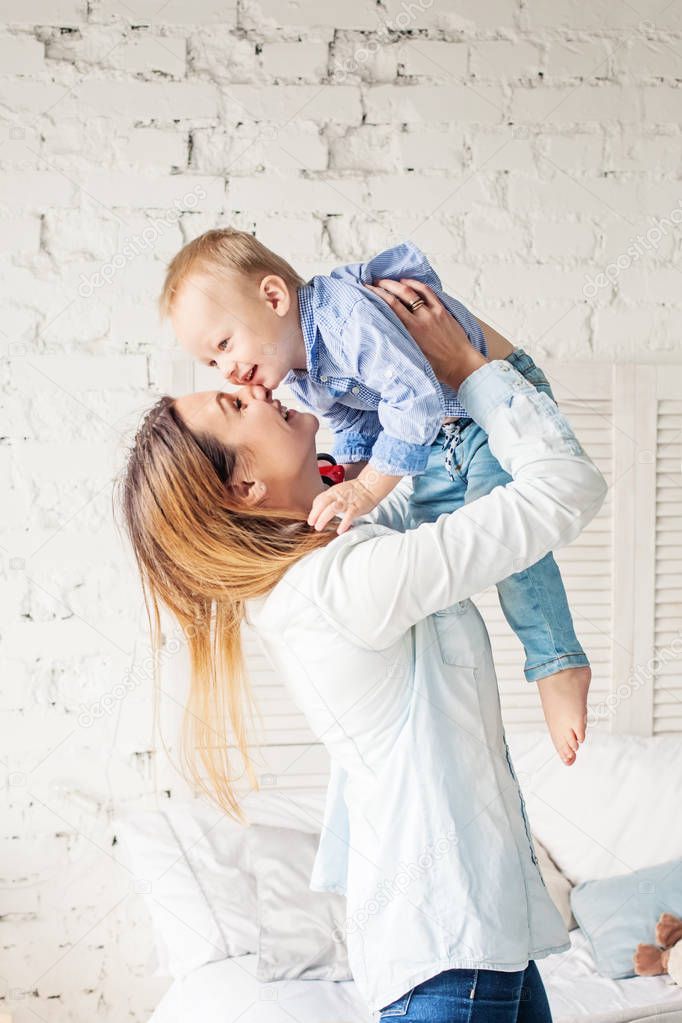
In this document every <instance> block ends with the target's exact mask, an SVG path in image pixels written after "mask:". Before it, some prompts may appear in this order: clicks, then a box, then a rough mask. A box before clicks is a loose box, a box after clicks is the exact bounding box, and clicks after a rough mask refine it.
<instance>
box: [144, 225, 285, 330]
mask: <svg viewBox="0 0 682 1023" xmlns="http://www.w3.org/2000/svg"><path fill="white" fill-rule="evenodd" d="M193 273H205V274H208V275H209V276H211V277H216V278H218V279H220V278H224V277H225V274H226V273H228V274H229V273H232V274H242V275H244V276H247V277H255V275H256V274H263V275H265V274H277V276H278V277H282V278H283V279H284V281H285V283H286V284H287V286H288V287H289V288H291V289H292V290H294V291H296V289H297V288H299V287H301V286H302V285H304V284H305V281H304V280H303V278H302V277H301V276H300V274H298V273H297V272H296V270H294V268H293V267H292V266H291V265H290V264H289V263H287V261H286V259H282V257H281V256H278V255H277V253H276V252H272V251H271V250H270V249H268V248H267V246H265V245H263V243H262V242H259V241H258V239H257V238H254V236H253V235H252V234H249V233H248V232H247V231H238V230H237V229H236V228H232V227H222V228H216V229H214V230H212V231H205V232H204V234H200V235H199V237H198V238H195V239H194V240H193V241H191V242H188V243H187V245H184V246H183V248H181V249H180V251H179V252H178V253H177V254H176V255H175V256H174V257H173V259H172V260H171V261H170V263H169V264H168V269H167V271H166V279H165V281H164V282H163V289H162V291H161V295H160V297H159V309H160V311H161V316H162V317H165V316H168V315H169V313H170V311H171V309H172V308H173V302H174V301H175V297H176V295H177V293H178V291H179V289H180V287H181V286H182V284H183V282H184V281H186V280H187V278H188V277H189V276H190V275H191V274H193Z"/></svg>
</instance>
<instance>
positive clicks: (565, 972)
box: [149, 928, 682, 1023]
mask: <svg viewBox="0 0 682 1023" xmlns="http://www.w3.org/2000/svg"><path fill="white" fill-rule="evenodd" d="M537 965H538V969H539V970H540V973H541V974H542V979H543V981H544V983H545V987H546V989H547V993H548V995H549V1001H550V1005H551V1009H552V1016H553V1023H586V1021H587V1020H589V1021H590V1023H640V1021H645V1020H646V1021H649V1020H652V1019H653V1018H654V1017H655V1018H656V1021H657V1023H682V988H680V987H678V986H677V985H675V984H673V983H672V982H671V981H670V980H669V978H668V977H631V978H628V979H627V980H608V979H607V978H605V977H600V976H599V974H598V973H597V972H596V970H595V968H594V962H593V960H592V957H591V955H590V952H589V949H588V948H587V946H586V943H585V940H584V938H583V937H582V932H581V931H580V929H579V928H576V929H575V930H573V931H571V948H570V949H567V950H566V952H562V953H561V954H560V955H554V956H548V957H547V958H546V959H539V960H538V962H537ZM188 1019H200V1020H201V1023H237V1021H239V1023H292V1019H293V1020H295V1021H296V1023H371V1021H372V1020H374V1023H376V1017H372V1016H371V1015H370V1014H369V1012H368V1011H367V1009H366V1008H365V1006H364V1004H363V1003H362V1001H361V999H360V998H359V996H358V994H357V992H356V989H355V985H354V984H353V982H352V981H342V982H337V983H333V982H331V981H322V980H286V981H276V982H274V983H271V984H261V983H260V982H259V981H257V980H256V956H255V955H247V956H239V957H238V958H233V959H224V960H222V961H221V962H217V963H209V964H208V965H206V966H202V967H201V968H200V969H198V970H194V971H193V972H192V973H190V974H188V976H186V977H185V978H184V980H181V981H175V982H174V983H173V984H172V986H171V987H170V988H169V990H168V991H167V992H166V994H165V995H164V997H163V999H162V1000H161V1002H160V1003H159V1005H158V1007H157V1009H156V1011H155V1012H154V1014H153V1016H152V1017H151V1019H150V1021H149V1023H187V1020H188Z"/></svg>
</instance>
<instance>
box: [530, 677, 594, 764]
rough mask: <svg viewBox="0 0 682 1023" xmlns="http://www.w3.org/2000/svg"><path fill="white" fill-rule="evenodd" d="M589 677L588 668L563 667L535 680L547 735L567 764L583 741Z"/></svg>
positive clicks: (585, 726) (573, 759)
mask: <svg viewBox="0 0 682 1023" xmlns="http://www.w3.org/2000/svg"><path fill="white" fill-rule="evenodd" d="M591 679H592V671H591V669H590V668H588V667H584V668H564V669H563V671H557V672H556V674H554V675H548V676H547V677H546V678H541V679H538V682H537V686H538V689H539V691H540V699H541V701H542V710H543V712H544V715H545V721H546V722H547V727H548V729H549V734H550V735H551V736H552V742H553V743H554V745H555V747H556V751H557V753H558V754H559V756H560V757H561V759H562V760H563V761H564V763H565V764H566V765H567V766H568V767H570V766H571V764H573V763H574V762H575V755H576V751H577V749H578V746H579V744H580V743H581V742H584V741H585V730H586V728H587V693H588V690H589V688H590V681H591Z"/></svg>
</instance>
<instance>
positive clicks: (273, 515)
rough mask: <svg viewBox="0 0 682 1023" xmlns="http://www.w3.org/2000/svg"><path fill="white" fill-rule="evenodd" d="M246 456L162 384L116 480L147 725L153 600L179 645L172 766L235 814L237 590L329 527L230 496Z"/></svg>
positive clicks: (244, 764)
mask: <svg viewBox="0 0 682 1023" xmlns="http://www.w3.org/2000/svg"><path fill="white" fill-rule="evenodd" d="M249 458H250V453H249V452H248V450H246V449H245V448H241V447H240V448H239V449H238V450H237V449H235V448H231V447H229V446H226V445H224V444H222V443H221V442H219V441H217V440H216V439H215V438H214V437H212V436H210V435H208V434H202V433H199V432H195V431H193V430H192V429H191V428H190V427H189V426H188V425H187V424H186V423H185V421H184V420H183V419H182V418H181V416H180V414H179V413H178V411H177V408H176V404H175V400H174V399H173V398H170V397H168V396H164V397H162V398H161V399H159V401H157V403H156V404H155V405H154V406H153V407H152V408H151V409H150V410H149V411H148V412H147V413H146V415H145V417H144V419H143V421H142V423H141V425H140V427H139V429H138V431H137V434H136V436H135V438H134V441H133V444H132V447H131V448H130V450H129V452H128V459H127V464H126V466H125V469H124V471H123V473H122V475H121V477H120V478H119V479H118V481H117V489H116V496H117V497H118V501H117V511H119V512H121V513H122V518H123V525H124V527H125V530H126V532H127V534H128V536H129V538H130V541H131V543H132V547H133V551H134V553H135V559H136V561H137V565H138V568H139V571H140V576H141V579H142V589H143V593H144V600H145V606H146V609H147V617H148V621H149V628H150V633H151V639H152V648H153V652H154V665H155V670H154V681H155V686H154V694H155V699H154V708H155V710H154V723H155V726H156V724H157V723H158V701H159V693H160V684H159V671H158V665H159V657H160V653H161V647H162V634H161V620H160V608H161V605H163V606H165V607H166V608H167V609H168V610H169V611H170V612H171V614H172V615H173V616H174V617H175V618H176V619H177V621H178V623H179V625H180V627H181V629H182V631H183V634H184V636H185V639H186V641H187V645H188V649H189V659H190V690H189V698H188V702H187V705H186V707H185V713H184V718H183V727H182V730H181V745H180V756H181V770H182V772H183V774H185V776H186V777H187V778H188V779H189V780H190V782H191V783H193V784H194V785H195V786H196V787H197V788H198V789H199V791H201V792H203V793H204V794H205V795H207V796H208V797H209V798H211V799H213V800H214V801H215V802H216V803H218V805H219V806H220V807H221V808H222V809H223V810H224V811H226V812H227V813H228V814H230V816H233V817H236V818H237V819H238V820H241V821H243V820H244V815H243V811H242V810H241V809H240V807H239V800H238V798H237V793H236V792H235V785H234V782H235V780H236V779H237V778H240V777H243V774H244V769H245V771H246V774H247V775H248V778H249V781H250V783H251V786H252V787H253V788H256V789H258V788H259V785H258V779H257V776H256V774H255V771H254V769H253V764H252V760H251V758H250V756H249V750H248V744H249V736H248V734H247V716H249V717H250V718H251V719H252V718H253V711H254V701H253V695H252V693H251V689H250V686H249V685H248V682H247V679H246V677H245V670H244V659H243V651H242V646H241V635H240V627H241V623H242V620H243V618H244V611H245V601H246V600H247V599H248V598H250V597H259V596H262V595H264V594H266V593H268V592H269V591H270V590H271V589H272V587H273V586H274V585H275V584H276V583H277V582H279V580H280V579H281V577H282V575H283V574H284V573H285V572H286V570H287V569H288V568H289V567H290V566H291V565H293V564H294V563H295V562H296V561H298V559H299V558H301V557H303V555H305V554H307V553H308V552H310V551H313V550H315V549H316V548H318V547H323V546H325V545H326V544H327V543H329V541H330V540H331V539H333V538H334V536H335V535H336V532H335V528H334V525H333V524H332V523H330V524H329V525H328V527H327V528H326V530H322V531H320V532H318V531H316V530H314V529H312V528H311V527H310V526H308V524H307V522H306V521H305V519H301V518H300V517H297V515H296V514H295V513H294V512H292V511H288V510H286V509H270V508H264V507H249V506H247V505H245V504H244V503H243V502H242V501H241V500H239V499H238V497H237V494H236V491H235V490H234V489H233V486H232V484H233V482H234V479H235V472H236V470H237V469H238V468H245V467H246V466H247V465H248V461H249ZM228 723H229V724H231V726H232V732H233V735H234V740H235V747H236V754H237V759H241V764H240V769H239V770H236V771H235V770H234V768H235V765H234V763H233V761H232V758H231V756H230V755H229V753H228V749H229V743H228V736H227V729H226V725H227V724H228ZM200 766H202V767H203V768H204V770H205V772H206V774H207V775H208V782H207V781H206V780H205V779H204V777H203V776H202V773H201V771H200Z"/></svg>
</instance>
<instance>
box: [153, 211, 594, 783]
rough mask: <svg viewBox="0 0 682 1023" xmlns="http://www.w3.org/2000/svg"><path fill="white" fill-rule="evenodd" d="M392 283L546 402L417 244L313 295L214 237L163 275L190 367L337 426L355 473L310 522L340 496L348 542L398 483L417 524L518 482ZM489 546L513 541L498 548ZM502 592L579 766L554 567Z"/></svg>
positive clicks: (567, 645)
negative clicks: (454, 325)
mask: <svg viewBox="0 0 682 1023" xmlns="http://www.w3.org/2000/svg"><path fill="white" fill-rule="evenodd" d="M387 278H390V279H398V280H399V279H407V278H409V279H410V280H412V281H415V282H423V283H425V284H427V285H429V286H430V287H431V288H432V289H433V291H434V292H435V293H436V295H437V296H438V298H439V299H440V301H441V302H442V303H443V304H444V306H445V307H446V309H447V310H448V311H449V312H450V313H451V314H452V316H454V318H455V319H456V321H457V322H458V323H459V324H460V325H461V327H462V328H463V329H464V330H465V331H466V334H467V336H468V338H469V340H470V342H471V344H472V345H474V346H475V347H476V348H477V349H478V350H479V351H480V352H481V353H482V354H483V355H486V356H488V357H491V358H500V359H505V358H506V359H507V360H508V361H509V362H510V363H511V364H512V365H513V366H515V368H516V369H517V370H518V371H519V372H521V373H522V374H523V375H524V376H525V377H526V378H527V379H528V380H529V381H530V382H531V383H533V384H534V386H535V387H537V388H538V390H543V391H545V392H546V393H547V394H548V395H549V396H550V398H552V397H553V395H552V392H551V389H550V386H549V383H548V381H547V378H546V377H545V376H544V374H543V373H542V372H541V370H539V369H538V367H537V366H536V365H535V364H534V362H533V360H532V359H531V358H530V356H529V355H527V354H526V353H525V352H524V351H523V350H522V349H520V348H513V347H512V346H511V345H510V344H509V342H507V341H506V340H505V339H504V338H502V337H501V335H499V334H497V333H496V332H495V331H494V330H492V328H489V327H487V325H485V326H486V333H485V334H484V332H483V329H482V326H481V323H480V322H479V320H478V319H477V318H476V317H475V316H473V315H472V314H471V313H470V312H469V311H468V310H467V309H466V308H465V306H463V305H462V303H461V302H459V301H458V300H457V299H455V298H452V297H451V296H450V295H447V294H445V293H444V292H443V290H442V288H441V282H440V280H439V278H438V275H437V274H436V272H435V270H434V269H433V268H432V267H431V265H430V263H429V262H428V260H427V258H426V256H425V255H424V253H423V252H421V250H420V249H419V248H418V247H417V246H416V245H414V244H413V243H412V242H409V241H408V242H404V243H403V244H401V245H397V246H395V247H394V248H391V249H388V250H386V251H385V252H381V253H379V255H377V256H375V257H374V258H373V259H371V260H369V261H368V262H367V263H352V264H348V265H345V266H339V267H337V268H336V269H334V270H332V271H331V273H330V274H329V275H327V276H325V275H319V276H315V277H312V278H311V280H310V281H308V282H306V281H304V280H303V279H302V278H301V277H300V276H299V275H298V274H297V273H296V271H295V270H294V269H293V268H292V267H291V266H290V265H289V263H287V262H286V260H284V259H282V258H281V257H280V256H278V255H276V254H275V253H273V252H271V251H270V250H269V249H268V248H266V247H265V246H264V245H262V244H261V243H260V242H258V241H257V240H256V239H255V238H254V237H253V236H252V235H250V234H248V233H246V232H243V231H236V230H232V229H223V230H213V231H207V232H206V233H205V234H203V235H201V236H200V237H199V238H196V239H195V240H194V241H192V242H190V243H189V244H187V245H186V246H185V247H184V248H183V249H181V250H180V252H179V253H178V254H177V255H176V256H175V257H174V259H173V260H172V261H171V263H170V265H169V267H168V271H167V274H166V279H165V283H164V287H163V291H162V295H161V299H160V307H161V311H162V314H163V315H170V317H171V319H172V322H173V326H174V329H175V332H176V334H177V337H178V339H179V341H180V343H181V345H182V346H183V347H184V348H185V349H186V350H187V351H188V352H189V353H190V354H191V355H192V356H193V357H194V358H196V359H197V360H199V361H200V362H202V363H203V364H205V365H208V366H215V367H217V368H218V369H219V370H220V372H221V373H222V375H223V376H224V377H225V379H227V380H229V381H230V382H231V383H233V384H242V385H247V384H248V385H251V386H254V385H259V384H260V385H262V386H263V387H264V388H265V389H266V390H268V391H269V390H274V389H275V388H276V387H279V386H280V384H286V385H288V386H289V387H290V388H291V390H292V391H293V393H294V394H295V395H296V397H297V398H298V399H299V400H300V401H301V402H302V404H303V405H304V406H306V407H307V408H309V409H310V410H311V411H312V412H314V413H315V414H317V415H322V416H324V417H325V418H326V419H327V421H328V422H329V423H330V424H331V427H332V429H333V430H334V435H335V442H334V446H333V449H332V454H333V456H334V457H335V458H336V460H337V461H338V462H341V463H343V464H344V465H345V466H346V469H347V474H346V479H345V480H344V481H343V482H341V483H337V484H336V485H335V486H334V487H333V488H330V489H329V490H328V491H327V492H326V493H324V494H320V495H319V496H318V498H316V501H315V504H314V505H313V508H312V510H311V513H310V516H309V519H308V522H309V523H310V524H311V525H315V527H316V528H318V529H319V528H322V527H323V526H324V524H325V523H326V522H327V521H329V520H330V519H331V518H332V517H333V516H334V515H335V514H336V511H335V507H334V503H333V499H338V498H341V500H342V505H343V507H344V509H345V510H344V514H343V516H342V521H341V523H340V525H339V529H338V531H339V532H343V531H344V530H345V529H348V528H349V526H350V524H351V521H352V519H353V518H355V517H357V516H359V515H364V514H367V513H368V512H370V511H371V510H372V509H373V508H374V507H375V506H376V505H377V504H378V503H379V502H380V501H381V500H382V499H383V498H384V497H385V496H386V495H387V494H388V493H390V491H391V490H392V489H393V487H394V486H395V485H396V484H397V483H398V481H399V480H400V479H401V478H402V477H403V476H405V475H410V476H412V477H414V479H413V494H412V497H411V514H412V517H413V519H414V524H415V525H417V524H419V523H420V522H423V521H427V520H434V519H436V518H437V517H438V516H439V515H440V514H442V513H443V512H445V511H451V510H452V509H453V508H455V507H457V506H459V505H461V504H463V503H465V502H467V501H471V500H473V499H474V498H477V497H480V496H481V495H483V494H486V493H489V492H490V491H491V490H493V488H494V487H496V486H498V485H499V484H504V483H507V482H508V481H509V480H510V478H511V477H510V476H508V475H507V473H505V472H504V470H503V469H502V468H501V466H500V465H499V463H498V462H497V461H496V459H495V458H494V456H493V455H492V453H491V451H490V449H489V447H488V444H487V436H486V434H485V433H484V431H483V430H482V429H481V428H480V427H479V426H478V424H477V423H475V422H474V421H473V420H472V419H471V418H469V417H467V415H466V409H464V408H463V407H462V405H461V404H460V403H459V401H458V400H457V393H456V391H453V390H452V389H451V388H450V387H448V386H447V385H445V384H441V383H439V381H438V380H437V378H436V376H435V374H434V371H433V369H432V367H431V365H430V364H429V363H428V361H427V360H426V359H425V357H424V355H423V353H422V352H421V350H420V348H419V346H418V345H417V344H416V342H415V341H414V339H413V338H412V336H411V335H410V334H409V332H408V331H407V329H406V328H405V326H404V325H403V324H402V322H401V321H400V319H399V318H398V316H397V315H396V314H395V313H394V312H393V310H392V309H391V308H390V307H389V306H388V305H387V304H386V302H384V301H383V299H382V298H381V297H380V294H381V291H380V289H376V288H373V285H372V282H377V281H380V280H382V279H387ZM385 283H386V285H387V288H388V287H390V281H386V282H385ZM417 286H418V285H417ZM421 301H422V304H423V300H421ZM418 303H419V299H418V300H417V301H416V302H413V308H414V309H415V311H416V309H417V308H418ZM358 470H359V471H358ZM332 490H333V499H332V494H331V491H332ZM496 542H504V538H493V537H491V543H496ZM497 589H498V594H499V597H500V603H501V605H502V609H503V611H504V614H505V616H506V618H507V620H508V622H509V624H510V626H511V627H512V629H513V630H514V632H515V633H516V635H517V636H518V637H519V639H520V640H521V643H522V644H523V647H524V650H525V654H526V661H525V668H524V672H525V676H526V679H527V680H528V681H529V682H537V684H538V688H539V690H540V697H541V700H542V706H543V712H544V714H545V719H546V721H547V725H548V728H549V731H550V734H551V736H552V740H553V742H554V745H555V747H556V749H557V751H558V753H559V755H560V757H561V758H562V759H563V760H564V762H565V763H566V764H569V765H570V764H572V763H573V762H574V761H575V753H576V750H577V749H578V744H579V743H580V742H582V741H584V738H585V726H586V719H587V691H588V688H589V683H590V669H589V662H588V660H587V657H586V655H585V652H584V651H583V649H582V647H581V646H580V644H579V642H578V640H577V637H576V635H575V632H574V629H573V622H572V619H571V613H570V610H569V607H568V602H567V599H566V593H565V590H564V586H563V583H562V580H561V576H560V574H559V570H558V567H557V565H556V562H555V561H554V558H553V556H552V554H551V553H550V554H547V555H546V556H545V557H544V558H543V559H542V560H541V561H539V562H538V563H537V564H536V565H534V566H532V567H531V568H529V569H526V570H525V571H522V572H519V573H517V574H515V575H513V576H511V577H509V578H508V579H505V580H504V581H503V582H501V583H499V585H498V587H497Z"/></svg>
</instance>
